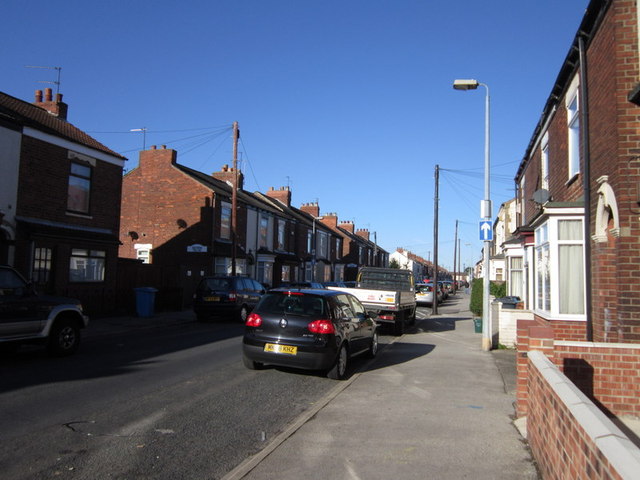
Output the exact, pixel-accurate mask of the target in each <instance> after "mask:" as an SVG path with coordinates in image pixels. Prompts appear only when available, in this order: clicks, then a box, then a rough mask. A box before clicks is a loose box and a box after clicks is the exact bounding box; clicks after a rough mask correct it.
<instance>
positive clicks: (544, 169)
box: [540, 135, 549, 190]
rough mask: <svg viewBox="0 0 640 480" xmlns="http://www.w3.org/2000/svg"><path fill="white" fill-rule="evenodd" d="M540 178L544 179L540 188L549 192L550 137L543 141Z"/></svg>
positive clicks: (545, 137) (546, 136)
mask: <svg viewBox="0 0 640 480" xmlns="http://www.w3.org/2000/svg"><path fill="white" fill-rule="evenodd" d="M540 177H541V178H542V181H541V184H540V188H543V189H544V190H549V137H548V135H545V136H544V139H543V141H542V155H541V159H540Z"/></svg>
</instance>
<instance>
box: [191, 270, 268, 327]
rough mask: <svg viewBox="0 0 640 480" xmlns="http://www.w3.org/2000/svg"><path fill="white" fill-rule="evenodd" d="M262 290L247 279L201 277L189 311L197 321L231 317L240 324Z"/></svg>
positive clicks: (253, 281)
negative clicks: (191, 310) (191, 308)
mask: <svg viewBox="0 0 640 480" xmlns="http://www.w3.org/2000/svg"><path fill="white" fill-rule="evenodd" d="M265 291H266V290H265V288H264V286H262V284H261V283H260V282H258V281H256V280H254V279H252V278H249V277H242V276H225V275H220V276H212V277H204V278H203V279H202V280H201V281H200V283H199V284H198V287H197V288H196V293H195V294H194V295H193V311H194V312H195V314H196V317H197V318H198V321H200V322H204V321H206V320H209V319H210V318H211V317H232V318H234V319H237V320H239V321H241V322H244V321H245V320H246V319H247V315H249V312H251V310H253V308H254V307H255V306H256V305H257V303H258V301H259V300H260V298H261V297H262V295H263V294H264V292H265Z"/></svg>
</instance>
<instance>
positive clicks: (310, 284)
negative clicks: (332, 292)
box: [276, 282, 325, 288]
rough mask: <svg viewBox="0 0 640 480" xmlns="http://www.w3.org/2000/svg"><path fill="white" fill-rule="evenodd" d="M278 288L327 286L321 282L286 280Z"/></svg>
mask: <svg viewBox="0 0 640 480" xmlns="http://www.w3.org/2000/svg"><path fill="white" fill-rule="evenodd" d="M276 288H325V286H324V285H323V284H322V283H320V282H285V283H281V284H280V286H279V287H276Z"/></svg>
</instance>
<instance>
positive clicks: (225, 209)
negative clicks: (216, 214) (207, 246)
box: [220, 202, 232, 240]
mask: <svg viewBox="0 0 640 480" xmlns="http://www.w3.org/2000/svg"><path fill="white" fill-rule="evenodd" d="M231 213H232V212H231V204H230V203H227V202H221V203H220V238H221V239H223V240H231Z"/></svg>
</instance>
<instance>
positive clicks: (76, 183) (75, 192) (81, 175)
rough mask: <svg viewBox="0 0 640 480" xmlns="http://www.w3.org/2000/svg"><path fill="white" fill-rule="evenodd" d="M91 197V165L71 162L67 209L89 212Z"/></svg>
mask: <svg viewBox="0 0 640 480" xmlns="http://www.w3.org/2000/svg"><path fill="white" fill-rule="evenodd" d="M90 198H91V167H90V166H88V165H83V164H80V163H75V162H72V163H71V172H70V173H69V188H68V190H67V210H69V211H71V212H78V213H89V200H90Z"/></svg>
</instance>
